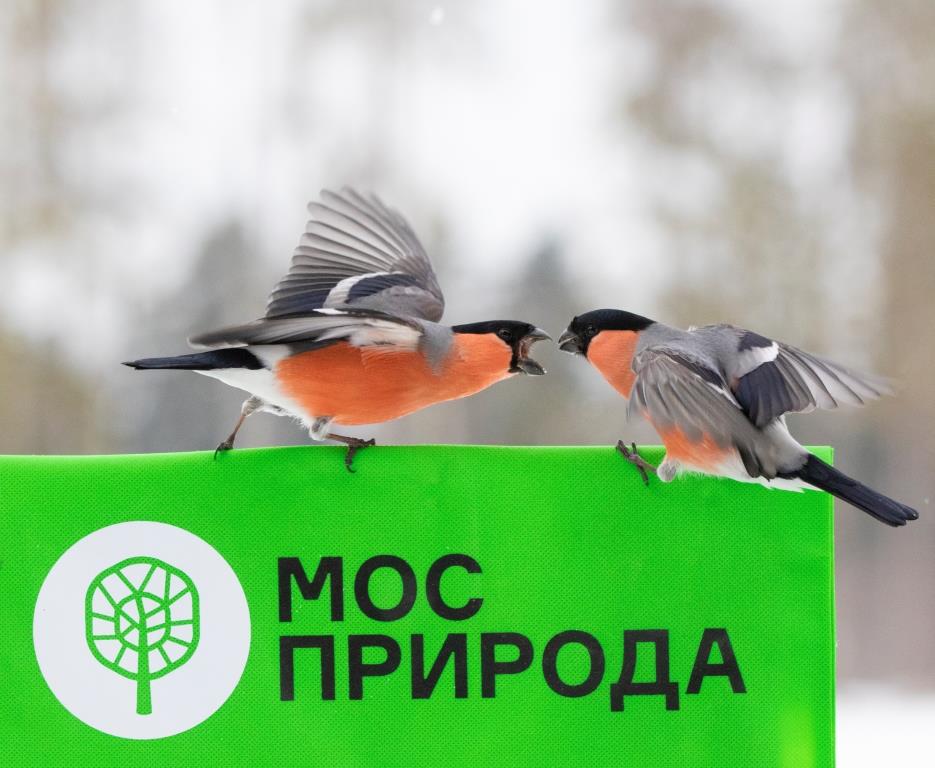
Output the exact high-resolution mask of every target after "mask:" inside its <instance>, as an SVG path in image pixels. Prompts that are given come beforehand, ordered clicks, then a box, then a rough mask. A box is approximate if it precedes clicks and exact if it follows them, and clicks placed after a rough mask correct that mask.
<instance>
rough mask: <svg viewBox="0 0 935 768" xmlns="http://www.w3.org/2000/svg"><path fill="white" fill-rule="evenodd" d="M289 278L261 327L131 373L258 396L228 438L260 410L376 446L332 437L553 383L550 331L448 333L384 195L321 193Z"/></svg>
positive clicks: (422, 263) (427, 278)
mask: <svg viewBox="0 0 935 768" xmlns="http://www.w3.org/2000/svg"><path fill="white" fill-rule="evenodd" d="M309 212H310V214H311V218H310V220H309V222H308V224H307V226H306V228H305V232H304V234H303V235H302V237H301V240H300V241H299V245H298V247H297V248H296V250H295V253H294V255H293V257H292V266H291V268H290V269H289V272H288V273H287V274H286V275H285V277H283V278H282V280H280V281H279V283H278V284H277V285H276V287H275V288H274V289H273V292H272V294H271V295H270V297H269V300H268V302H267V306H266V314H265V316H264V317H262V318H260V319H259V320H255V321H253V322H250V323H246V324H244V325H236V326H233V327H230V328H224V329H221V330H219V331H211V332H209V333H202V334H199V335H197V336H194V337H193V338H192V339H190V343H191V344H192V346H195V347H202V348H206V351H203V352H198V353H194V354H186V355H180V356H176V357H156V358H146V359H142V360H134V361H132V362H128V363H125V365H128V366H130V367H132V368H136V369H184V370H192V371H195V372H196V373H201V374H203V375H205V376H211V377H213V378H216V379H220V380H221V381H223V382H224V383H225V384H229V385H231V386H234V387H237V388H238V389H242V390H245V391H246V392H248V393H250V397H249V398H248V399H247V400H246V401H245V402H244V404H243V407H242V409H241V413H240V418H239V419H238V421H237V423H236V425H235V426H234V429H233V431H232V432H231V434H230V436H229V437H228V438H227V439H226V440H224V441H223V442H222V443H221V444H220V445H218V447H217V450H218V451H225V450H229V449H231V448H232V447H233V445H234V439H235V438H236V436H237V431H238V430H239V429H240V426H241V425H242V424H243V422H244V419H246V418H247V416H249V415H250V414H252V413H256V412H257V411H268V412H271V413H275V414H279V415H285V416H291V417H294V418H296V419H298V420H299V421H301V422H302V423H303V424H304V425H305V426H307V428H308V430H309V433H310V434H311V436H312V438H313V439H315V440H335V441H339V442H342V443H345V444H346V445H347V446H348V450H347V453H346V455H345V465H346V466H347V468H348V469H349V470H352V462H353V459H354V454H355V453H356V452H357V451H358V450H359V449H360V448H362V447H364V446H368V445H373V444H374V441H373V440H362V439H360V438H356V437H349V436H346V435H341V434H337V433H335V432H333V431H332V426H333V425H335V424H342V425H345V426H356V425H362V424H376V423H380V422H384V421H389V420H391V419H396V418H399V417H400V416H405V415H406V414H409V413H412V412H413V411H418V410H420V409H422V408H425V407H427V406H429V405H433V404H434V403H440V402H443V401H446V400H456V399H458V398H462V397H467V396H468V395H473V394H474V393H476V392H479V391H481V390H482V389H486V388H487V387H489V386H491V385H492V384H495V383H497V382H498V381H502V380H504V379H507V378H510V377H511V376H514V375H515V374H517V373H524V374H530V375H533V376H540V375H542V374H544V373H545V370H544V369H543V368H542V366H541V365H539V363H537V362H536V361H535V360H533V359H532V358H531V357H530V356H529V353H530V348H531V347H532V345H533V344H534V343H535V342H536V341H540V340H544V339H549V338H550V337H549V336H548V334H546V333H545V332H544V331H542V330H540V329H539V328H536V327H535V326H534V325H532V324H530V323H525V322H522V321H518V320H488V321H485V322H479V323H467V324H464V325H454V326H448V325H443V324H441V323H440V321H441V317H442V312H443V310H444V305H445V302H444V297H443V296H442V292H441V289H440V288H439V285H438V281H437V279H436V277H435V272H434V270H433V268H432V264H431V262H430V261H429V258H428V255H427V254H426V252H425V249H424V248H423V247H422V244H421V243H420V242H419V240H418V238H417V237H416V235H415V233H414V232H413V230H412V228H411V227H410V226H409V224H408V222H407V221H406V220H405V219H404V218H403V217H402V216H401V215H400V214H399V213H397V212H396V211H394V210H392V209H391V208H388V207H387V206H386V205H384V204H383V202H381V201H380V200H379V199H378V198H377V197H376V196H373V195H363V194H360V193H358V192H356V191H354V190H353V189H347V188H345V189H343V190H342V191H340V192H332V191H328V190H324V191H323V192H322V193H321V200H320V202H314V203H310V204H309Z"/></svg>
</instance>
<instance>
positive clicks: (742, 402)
mask: <svg viewBox="0 0 935 768" xmlns="http://www.w3.org/2000/svg"><path fill="white" fill-rule="evenodd" d="M558 343H559V346H560V348H561V349H562V350H564V351H565V352H570V353H572V354H576V355H582V356H584V357H585V358H587V360H588V361H589V362H590V363H591V364H592V365H593V366H594V367H595V368H597V370H598V371H599V372H600V373H601V375H602V376H603V377H604V378H605V379H606V380H607V381H608V383H610V385H611V386H612V387H613V388H614V389H616V390H617V391H618V392H619V393H620V394H621V395H623V396H624V397H625V398H627V399H628V400H629V401H630V408H631V409H635V410H637V411H638V412H639V413H640V414H642V415H643V416H644V417H645V418H646V419H647V420H648V421H649V423H650V424H652V425H653V427H654V428H655V429H656V431H657V432H658V433H659V435H660V436H661V437H662V442H663V444H664V445H665V448H666V456H665V460H664V461H663V462H662V463H661V464H660V465H659V466H658V467H654V466H652V465H651V464H648V463H647V462H646V461H645V460H644V459H643V458H642V457H640V456H639V455H638V454H637V452H636V446H635V445H631V446H630V447H627V445H626V444H625V443H624V442H623V441H620V442H618V443H617V449H618V450H619V451H620V452H621V453H622V454H623V455H624V456H625V457H626V458H627V459H628V460H629V461H631V462H633V463H634V464H635V465H636V466H637V467H638V468H639V470H640V472H641V474H642V475H643V480H644V482H647V483H648V477H647V475H646V472H647V470H648V471H652V472H655V473H656V474H657V475H658V477H659V479H660V480H662V481H664V482H668V481H670V480H672V479H673V478H674V477H675V476H676V475H677V474H679V473H680V472H682V471H694V472H701V473H705V474H710V475H719V476H723V477H730V478H733V479H735V480H741V481H744V482H758V483H762V484H763V485H766V486H768V487H773V488H786V489H790V490H798V489H802V488H804V487H814V488H819V489H821V490H823V491H827V492H828V493H831V494H832V495H834V496H837V497H838V498H840V499H843V500H844V501H847V502H849V503H851V504H853V505H854V506H855V507H857V508H859V509H862V510H863V511H864V512H866V513H867V514H869V515H871V516H872V517H874V518H876V519H877V520H879V521H881V522H883V523H886V524H887V525H891V526H900V525H905V524H906V522H907V521H909V520H915V519H916V518H918V516H919V515H918V513H917V512H916V511H915V510H914V509H912V508H911V507H907V506H906V505H905V504H900V503H899V502H898V501H894V500H893V499H890V498H888V497H886V496H884V495H883V494H881V493H877V492H876V491H874V490H872V489H871V488H868V487H867V486H865V485H863V484H862V483H859V482H858V481H856V480H853V479H852V478H850V477H847V476H846V475H844V474H843V473H841V472H839V471H838V470H836V469H834V468H833V467H831V466H830V465H828V464H826V463H825V462H823V461H821V460H820V459H819V458H817V457H816V456H813V455H812V454H811V453H809V452H808V451H806V450H805V448H803V447H802V446H801V445H800V444H799V443H798V442H797V441H796V440H795V438H793V437H792V435H791V434H790V433H789V430H788V428H787V427H786V420H785V414H787V413H793V412H802V411H810V410H812V409H814V408H837V407H838V406H839V405H845V404H847V405H862V404H863V403H864V402H866V401H867V400H869V399H872V398H876V397H879V396H880V395H882V394H884V393H886V392H888V386H887V383H886V382H885V381H884V380H882V379H880V378H877V377H875V376H868V375H866V374H861V373H856V372H854V371H851V370H849V369H847V368H844V367H843V366H840V365H838V364H837V363H833V362H831V361H830V360H826V359H824V358H821V357H817V356H815V355H811V354H809V353H808V352H803V351H802V350H800V349H797V348H796V347H793V346H790V345H788V344H783V343H782V342H778V341H774V340H772V339H768V338H766V337H765V336H761V335H760V334H758V333H754V332H753V331H747V330H744V329H743V328H737V327H735V326H732V325H708V326H704V327H702V328H691V329H689V330H687V331H683V330H680V329H678V328H673V327H671V326H668V325H663V324H662V323H657V322H655V321H653V320H650V319H649V318H646V317H641V316H640V315H635V314H633V313H631V312H624V311H622V310H617V309H598V310H594V311H593V312H586V313H584V314H583V315H578V316H577V317H575V318H573V319H572V321H571V323H570V324H569V325H568V328H567V329H566V330H565V332H564V333H563V334H562V335H561V337H560V338H559V340H558Z"/></svg>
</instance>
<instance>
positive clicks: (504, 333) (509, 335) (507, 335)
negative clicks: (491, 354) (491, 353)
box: [497, 328, 513, 341]
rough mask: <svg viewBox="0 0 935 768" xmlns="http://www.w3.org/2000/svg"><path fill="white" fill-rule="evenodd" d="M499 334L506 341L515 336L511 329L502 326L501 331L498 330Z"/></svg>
mask: <svg viewBox="0 0 935 768" xmlns="http://www.w3.org/2000/svg"><path fill="white" fill-rule="evenodd" d="M497 336H499V337H500V338H501V339H503V340H504V341H509V340H510V339H511V338H513V334H512V333H510V331H509V329H507V328H501V329H500V330H499V331H497Z"/></svg>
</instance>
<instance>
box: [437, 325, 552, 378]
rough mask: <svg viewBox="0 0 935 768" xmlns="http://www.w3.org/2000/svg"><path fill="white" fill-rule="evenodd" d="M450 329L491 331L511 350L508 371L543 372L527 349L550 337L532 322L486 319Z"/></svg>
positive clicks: (466, 331)
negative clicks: (511, 354)
mask: <svg viewBox="0 0 935 768" xmlns="http://www.w3.org/2000/svg"><path fill="white" fill-rule="evenodd" d="M451 330H453V331H454V332H455V333H492V334H494V335H495V336H497V338H499V339H500V340H501V341H502V342H503V343H504V344H508V345H509V347H510V349H511V350H513V356H512V357H511V358H510V373H526V374H529V375H530V376H541V375H542V374H544V373H545V368H543V367H542V366H541V365H539V363H537V362H536V361H535V360H533V359H532V358H531V357H529V350H530V348H531V347H532V345H533V344H535V343H536V342H537V341H551V340H552V337H551V336H549V334H547V333H546V332H545V331H543V330H542V329H541V328H536V326H534V325H533V324H532V323H524V322H522V321H521V320H488V321H486V322H483V323H466V324H465V325H453V326H452V327H451Z"/></svg>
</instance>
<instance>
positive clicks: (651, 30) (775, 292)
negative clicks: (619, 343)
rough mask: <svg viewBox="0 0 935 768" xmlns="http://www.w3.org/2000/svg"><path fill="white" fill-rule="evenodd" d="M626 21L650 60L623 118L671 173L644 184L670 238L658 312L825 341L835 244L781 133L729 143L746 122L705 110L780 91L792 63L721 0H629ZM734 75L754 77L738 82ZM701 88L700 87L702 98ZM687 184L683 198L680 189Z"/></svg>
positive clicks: (803, 340) (681, 318) (697, 321)
mask: <svg viewBox="0 0 935 768" xmlns="http://www.w3.org/2000/svg"><path fill="white" fill-rule="evenodd" d="M626 20H627V23H628V25H629V26H631V27H632V29H634V30H635V31H637V32H638V33H639V34H640V35H641V39H642V41H643V42H645V43H647V44H648V45H649V46H650V49H651V54H650V55H651V58H652V60H653V62H654V67H653V68H652V69H651V70H650V74H649V76H648V77H647V78H645V80H644V81H643V82H642V84H641V86H640V87H638V88H637V89H636V91H635V92H633V93H631V94H630V95H629V96H628V100H627V110H626V119H627V120H628V121H630V122H634V123H635V124H636V125H637V126H639V127H640V128H641V129H642V130H643V131H644V133H645V138H646V140H647V142H648V147H649V151H650V152H653V153H655V155H656V157H657V158H658V166H659V167H661V168H664V169H668V170H670V171H671V173H670V174H669V175H666V176H665V177H664V178H663V179H662V181H661V182H660V181H657V180H656V178H653V179H650V180H648V183H650V184H654V185H655V186H651V187H650V200H651V205H652V206H653V207H654V209H655V215H656V217H657V220H658V221H659V223H660V227H661V229H662V231H663V232H664V233H665V235H666V236H667V238H668V247H667V249H666V256H667V261H668V262H669V273H668V274H669V280H668V281H667V283H666V285H665V288H664V289H663V293H662V296H661V297H660V302H661V305H662V309H663V313H664V317H665V318H666V319H668V321H669V322H672V323H675V324H679V323H680V324H682V325H687V324H695V325H700V324H702V323H706V322H721V321H733V322H736V323H738V324H746V325H748V326H752V327H755V328H759V329H760V330H762V331H764V332H769V333H776V334H780V335H783V336H785V337H786V338H790V339H796V340H797V341H798V342H799V343H801V344H812V345H815V342H820V341H822V339H821V333H820V331H818V329H820V328H822V327H823V324H822V322H821V320H822V314H823V313H824V311H825V309H824V307H825V302H824V301H822V300H821V297H822V280H821V277H822V260H821V258H820V256H821V255H822V254H823V253H825V252H827V251H829V250H830V249H829V248H828V247H827V244H826V243H825V242H824V238H823V231H822V220H821V218H820V217H819V216H817V215H816V214H814V213H811V212H809V211H808V210H807V209H806V208H805V206H804V204H803V202H802V201H801V200H800V199H799V198H798V197H797V195H796V191H795V189H794V188H793V186H792V184H791V183H790V179H789V178H788V177H787V176H786V174H785V173H784V170H785V169H784V167H783V164H782V161H781V157H780V151H781V146H780V143H779V139H780V137H781V129H780V128H779V126H776V128H775V129H774V130H772V131H770V130H766V131H764V133H765V137H764V138H763V139H762V141H761V142H760V143H759V144H756V143H754V144H753V146H751V145H750V144H749V143H746V142H742V141H736V140H735V136H736V135H740V134H742V132H743V129H744V128H745V122H746V118H745V117H743V116H741V117H739V118H738V120H737V122H738V123H739V125H738V126H737V128H736V129H735V130H734V131H730V130H726V129H725V127H724V125H723V122H722V121H721V122H719V121H718V120H717V119H716V118H717V115H716V113H714V112H711V111H708V110H707V109H705V107H706V106H708V105H714V104H717V103H718V102H721V101H723V102H729V101H730V99H731V98H736V97H737V94H736V93H734V92H733V91H734V90H735V89H741V90H760V89H762V90H763V91H765V92H769V91H774V92H776V91H778V87H779V85H780V84H781V83H782V82H783V81H784V80H786V79H789V78H790V77H792V76H793V75H794V68H793V67H792V66H791V65H790V64H788V63H785V62H783V61H782V59H781V58H780V57H779V55H778V54H777V53H776V52H775V51H774V50H772V49H771V48H769V47H762V46H758V45H757V44H756V43H755V42H754V41H753V40H752V39H751V36H750V34H749V30H747V29H745V28H744V25H743V23H742V20H741V19H740V18H738V14H737V12H736V11H734V10H732V9H730V8H729V7H727V6H726V5H725V4H723V3H720V2H717V1H716V0H690V1H688V2H681V3H678V10H677V12H674V11H673V9H672V7H671V6H666V5H661V4H659V3H654V2H650V1H649V0H643V1H641V2H637V3H634V4H631V5H629V6H628V13H627V15H626ZM741 78H743V79H745V80H748V81H749V82H742V83H741V84H740V85H738V83H737V80H738V79H741ZM699 94H706V96H705V98H704V100H703V103H702V104H700V105H699V103H698V102H699ZM719 94H720V96H719ZM741 95H745V93H744V94H741ZM748 109H749V107H748ZM683 186H687V187H688V188H689V192H688V193H687V194H680V193H679V192H680V190H681V189H682V187H683ZM777 297H782V300H781V301H777V300H771V299H775V298H777ZM792 307H794V309H795V311H794V312H790V308H792Z"/></svg>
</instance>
